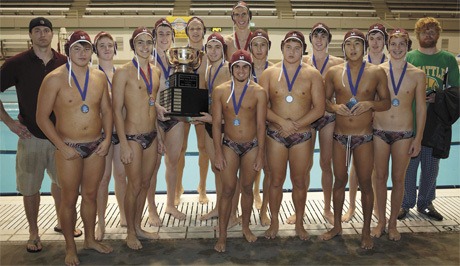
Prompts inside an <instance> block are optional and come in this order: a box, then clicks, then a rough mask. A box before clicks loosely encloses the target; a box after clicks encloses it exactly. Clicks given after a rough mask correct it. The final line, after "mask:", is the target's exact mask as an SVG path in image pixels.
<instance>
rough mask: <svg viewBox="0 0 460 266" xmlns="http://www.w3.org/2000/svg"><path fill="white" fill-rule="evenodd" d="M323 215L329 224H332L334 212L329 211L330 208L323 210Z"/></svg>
mask: <svg viewBox="0 0 460 266" xmlns="http://www.w3.org/2000/svg"><path fill="white" fill-rule="evenodd" d="M323 216H324V218H325V219H326V221H327V222H328V223H329V224H331V225H334V213H333V212H331V211H330V210H328V211H324V213H323Z"/></svg>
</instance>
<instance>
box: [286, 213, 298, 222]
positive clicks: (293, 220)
mask: <svg viewBox="0 0 460 266" xmlns="http://www.w3.org/2000/svg"><path fill="white" fill-rule="evenodd" d="M296 219H297V216H296V215H295V214H293V215H291V217H289V218H287V220H286V223H288V224H295V220H296Z"/></svg>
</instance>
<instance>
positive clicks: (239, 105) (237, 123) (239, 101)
mask: <svg viewBox="0 0 460 266" xmlns="http://www.w3.org/2000/svg"><path fill="white" fill-rule="evenodd" d="M234 86H235V84H233V80H232V84H231V88H232V90H233V93H232V103H233V109H234V110H235V115H236V117H235V119H233V125H234V126H239V125H240V124H241V121H240V119H239V118H238V113H239V111H240V108H241V104H242V103H243V98H244V95H245V94H246V90H247V89H248V87H249V81H248V83H246V85H245V86H244V88H243V92H242V93H241V96H240V99H239V100H238V104H236V96H235V93H234V91H235V89H234V88H235V87H234Z"/></svg>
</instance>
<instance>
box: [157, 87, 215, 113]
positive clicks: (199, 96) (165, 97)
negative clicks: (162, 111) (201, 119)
mask: <svg viewBox="0 0 460 266" xmlns="http://www.w3.org/2000/svg"><path fill="white" fill-rule="evenodd" d="M208 104H209V100H208V91H207V90H203V89H193V88H174V87H173V88H168V89H165V90H164V91H162V92H160V105H161V106H163V107H165V108H166V110H168V113H167V114H166V115H168V116H189V117H197V116H202V115H201V114H200V112H208Z"/></svg>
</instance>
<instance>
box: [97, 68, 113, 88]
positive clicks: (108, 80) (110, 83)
mask: <svg viewBox="0 0 460 266" xmlns="http://www.w3.org/2000/svg"><path fill="white" fill-rule="evenodd" d="M99 70H101V71H102V72H104V74H105V77H106V78H107V82H108V83H109V85H110V89H112V82H111V81H110V79H109V76H108V75H107V73H105V71H104V69H103V68H102V67H101V66H99ZM112 71H113V73H115V67H113V69H112Z"/></svg>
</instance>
